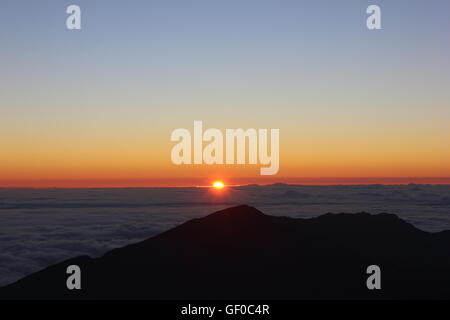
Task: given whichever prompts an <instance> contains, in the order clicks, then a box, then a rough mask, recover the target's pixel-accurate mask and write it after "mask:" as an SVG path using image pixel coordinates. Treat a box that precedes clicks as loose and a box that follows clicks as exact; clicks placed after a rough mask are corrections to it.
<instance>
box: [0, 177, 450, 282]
mask: <svg viewBox="0 0 450 320" xmlns="http://www.w3.org/2000/svg"><path fill="white" fill-rule="evenodd" d="M449 199H450V186H445V185H407V186H384V185H366V186H364V185H361V186H293V185H283V184H277V185H271V186H243V187H233V188H228V189H227V190H223V191H217V190H211V189H208V188H172V189H169V188H168V189H166V188H148V189H60V190H58V189H0V219H1V223H0V286H2V285H5V284H8V283H11V282H13V281H15V280H18V279H19V278H21V277H23V276H25V275H27V274H30V273H32V272H35V271H37V270H39V269H42V268H44V267H46V266H49V265H51V264H54V263H56V262H59V261H62V260H64V259H67V258H71V257H74V256H77V255H83V254H87V255H90V256H94V257H95V256H99V255H102V254H103V253H105V252H106V251H108V250H110V249H112V248H116V247H120V246H123V245H126V244H129V243H134V242H137V241H140V240H143V239H146V238H148V237H150V236H153V235H156V234H157V233H159V232H162V231H165V230H167V229H170V228H171V227H173V226H175V225H178V224H180V223H182V222H184V221H187V220H189V219H192V218H197V217H201V216H205V215H207V214H209V213H212V212H214V211H217V210H220V209H223V208H226V207H230V206H233V205H238V204H244V203H245V204H249V205H253V206H256V207H257V208H259V209H260V210H262V211H263V212H265V213H267V214H272V215H287V216H292V217H314V216H318V215H321V214H324V213H327V212H361V211H366V212H370V213H380V212H389V213H395V214H397V215H399V216H400V217H401V218H403V219H405V220H407V221H409V222H411V223H413V224H414V225H416V226H417V227H419V228H421V229H423V230H427V231H440V230H444V229H450V201H449Z"/></svg>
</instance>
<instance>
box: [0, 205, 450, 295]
mask: <svg viewBox="0 0 450 320" xmlns="http://www.w3.org/2000/svg"><path fill="white" fill-rule="evenodd" d="M449 248H450V231H442V232H438V233H428V232H425V231H422V230H419V229H417V228H415V227H414V226H412V225H411V224H409V223H407V222H405V221H403V220H401V219H399V218H398V217H397V216H395V215H392V214H377V215H371V214H368V213H358V214H325V215H322V216H320V217H317V218H311V219H294V218H288V217H276V216H269V215H265V214H263V213H262V212H260V211H259V210H257V209H255V208H253V207H250V206H246V205H242V206H237V207H233V208H229V209H225V210H221V211H218V212H215V213H213V214H210V215H208V216H206V217H204V218H200V219H194V220H190V221H188V222H186V223H184V224H181V225H179V226H177V227H175V228H173V229H171V230H169V231H166V232H163V233H161V234H159V235H157V236H155V237H152V238H149V239H147V240H144V241H142V242H139V243H136V244H132V245H128V246H125V247H123V248H119V249H114V250H112V251H109V252H107V253H106V254H105V255H104V256H102V257H100V258H95V259H93V258H90V257H88V256H80V257H77V258H74V259H70V260H67V261H64V262H61V263H58V264H56V265H53V266H50V267H48V268H46V269H44V270H41V271H39V272H36V273H34V274H31V275H29V276H27V277H25V278H23V279H21V280H19V281H17V282H15V283H13V284H10V285H8V286H6V287H3V288H1V289H0V298H2V299H449V298H450V250H449ZM69 265H78V266H79V267H80V268H81V279H82V280H81V286H82V288H81V290H68V289H67V287H66V279H67V278H68V276H69V275H68V274H67V273H66V269H67V267H68V266H69ZM370 265H378V266H380V268H381V290H369V289H368V288H367V286H366V280H367V278H368V277H369V276H370V275H368V274H367V273H366V269H367V267H368V266H370Z"/></svg>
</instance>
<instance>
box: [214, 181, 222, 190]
mask: <svg viewBox="0 0 450 320" xmlns="http://www.w3.org/2000/svg"><path fill="white" fill-rule="evenodd" d="M212 186H213V188H214V189H223V188H224V187H225V184H224V183H223V182H222V181H214V182H213V184H212Z"/></svg>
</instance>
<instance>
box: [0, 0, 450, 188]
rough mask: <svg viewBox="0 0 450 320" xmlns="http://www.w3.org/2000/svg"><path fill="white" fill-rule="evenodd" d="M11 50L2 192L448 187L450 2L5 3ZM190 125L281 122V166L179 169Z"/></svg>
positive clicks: (4, 82)
mask: <svg viewBox="0 0 450 320" xmlns="http://www.w3.org/2000/svg"><path fill="white" fill-rule="evenodd" d="M71 4H77V5H79V6H80V7H81V10H82V29H81V30H76V31H69V30H67V28H66V25H65V23H66V18H67V16H68V15H67V14H66V13H65V11H66V8H67V6H69V5H71ZM369 4H377V5H379V6H380V7H381V10H382V30H376V31H369V30H368V29H367V27H366V18H367V14H366V8H367V6H368V5H369ZM0 48H1V50H0V70H1V72H0V111H1V117H0V146H1V154H0V187H9V186H13V187H28V186H32V187H74V186H76V187H93V186H170V185H173V186H180V185H187V186H189V185H199V184H204V183H209V182H210V181H212V180H216V179H221V180H224V181H226V182H227V183H254V182H267V183H271V182H278V181H283V182H302V181H303V182H305V183H311V184H315V183H322V182H324V181H325V182H326V181H329V182H331V183H352V182H370V183H390V182H392V183H397V182H404V183H408V182H419V183H420V182H427V183H433V182H439V183H442V182H450V179H449V178H448V177H450V148H449V147H448V146H449V143H448V139H449V137H450V126H449V119H450V107H449V106H450V88H449V87H450V63H449V59H448V57H449V56H450V2H448V1H446V0H442V1H441V0H433V1H425V0H408V1H406V0H396V1H386V0H372V1H363V0H343V1H334V0H320V1H317V0H316V1H313V0H311V1H299V0H296V1H289V0H284V1H275V0H258V1H254V0H247V1H237V0H227V1H224V0H189V1H186V0H183V1H181V0H179V1H166V0H165V1H138V0H136V1H113V0H108V1H105V0H95V1H92V0H89V1H87V0H71V1H62V0H52V1H48V0H40V1H23V0H2V1H1V3H0ZM194 120H202V121H203V124H204V126H205V127H206V128H218V129H220V130H225V129H226V128H244V129H247V128H266V129H271V128H277V129H280V170H279V173H278V174H277V175H275V176H270V177H261V176H260V175H259V168H260V165H240V166H237V165H235V166H232V165H228V166H219V165H214V166H206V165H197V166H193V165H192V166H188V165H182V166H175V165H174V164H173V163H172V162H171V160H170V151H171V148H172V147H173V146H174V143H173V142H171V141H170V134H171V132H172V131H173V130H174V129H176V128H187V129H189V130H192V128H193V121H194Z"/></svg>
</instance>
